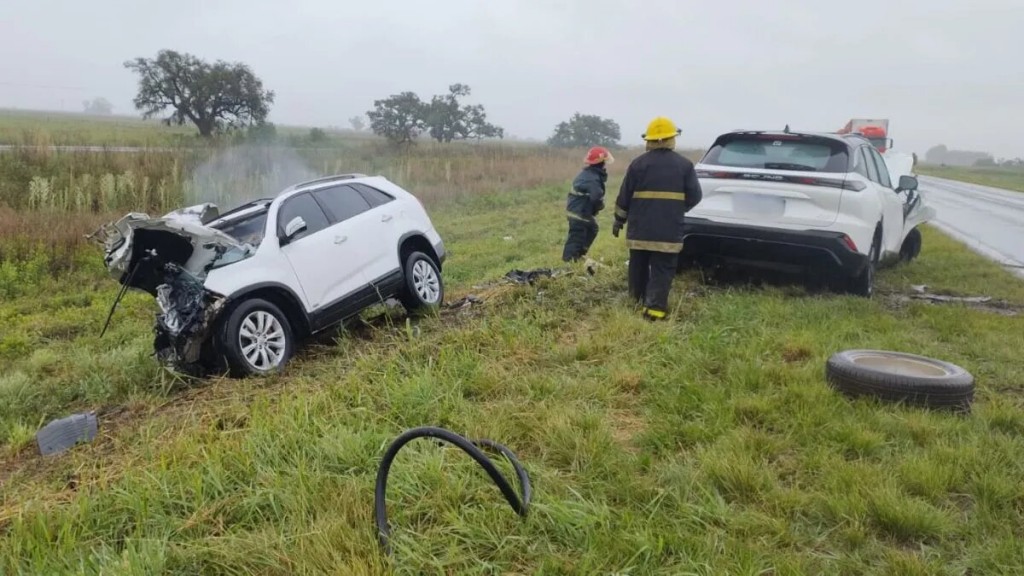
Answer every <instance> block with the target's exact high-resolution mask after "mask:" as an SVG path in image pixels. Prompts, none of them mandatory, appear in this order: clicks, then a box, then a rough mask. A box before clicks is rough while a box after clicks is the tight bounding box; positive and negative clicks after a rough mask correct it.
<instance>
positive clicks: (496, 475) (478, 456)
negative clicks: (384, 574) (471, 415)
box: [373, 426, 533, 555]
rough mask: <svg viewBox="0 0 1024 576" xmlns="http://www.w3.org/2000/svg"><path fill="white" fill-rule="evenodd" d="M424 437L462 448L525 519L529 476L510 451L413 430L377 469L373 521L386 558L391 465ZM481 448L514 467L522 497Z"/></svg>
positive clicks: (390, 449)
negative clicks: (405, 450)
mask: <svg viewBox="0 0 1024 576" xmlns="http://www.w3.org/2000/svg"><path fill="white" fill-rule="evenodd" d="M424 437H429V438H436V439H438V440H443V441H445V442H448V443H449V444H454V445H455V446H458V447H459V448H461V449H462V451H463V452H465V453H466V454H469V455H470V457H472V458H473V460H476V462H477V464H480V466H481V467H482V468H483V469H484V471H485V472H487V475H488V476H490V477H491V480H493V481H494V483H495V484H497V485H498V489H500V490H501V493H502V494H503V495H504V496H505V500H507V501H508V503H509V505H510V506H512V509H513V510H515V512H516V514H519V515H520V516H524V517H525V516H526V514H527V512H528V511H529V507H530V499H531V498H532V496H533V488H532V487H531V485H530V476H529V474H527V473H526V469H525V468H523V465H522V464H520V462H519V459H518V458H516V455H515V454H514V453H513V452H512V451H511V450H509V449H508V448H507V447H505V446H503V445H501V444H498V443H497V442H494V441H491V440H468V439H466V438H464V437H462V436H460V435H458V434H456V433H454V432H452V431H451V430H446V429H444V428H436V427H432V426H424V427H420V428H413V429H411V430H407V431H405V432H404V433H402V434H401V435H400V436H399V437H398V438H396V439H395V440H394V441H393V442H392V443H391V445H390V446H388V449H387V450H386V451H385V452H384V458H383V459H382V460H381V463H380V468H378V469H377V483H376V486H375V489H374V495H373V517H374V522H375V523H376V525H377V538H378V539H379V540H380V545H381V547H382V548H383V549H384V552H385V554H388V555H390V554H391V545H390V543H389V538H390V536H391V529H390V527H389V526H388V514H387V503H386V498H387V496H386V492H387V484H388V473H389V472H390V471H391V464H392V463H393V462H394V460H395V456H397V455H398V452H399V450H401V449H402V447H403V446H405V445H406V444H408V443H409V442H411V441H412V440H415V439H416V438H424ZM480 448H490V449H492V450H496V451H498V452H500V453H501V455H502V456H504V457H505V458H506V459H507V460H508V461H509V463H511V464H512V468H513V469H515V472H516V476H517V477H518V479H519V490H520V493H519V494H516V491H515V489H514V488H512V484H511V483H510V482H509V481H508V479H506V478H505V476H504V475H502V473H501V471H500V470H498V468H497V466H495V465H494V462H492V461H491V460H490V458H488V457H487V455H486V454H485V453H484V452H483V451H482V450H481V449H480Z"/></svg>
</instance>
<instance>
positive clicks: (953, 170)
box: [917, 164, 1024, 192]
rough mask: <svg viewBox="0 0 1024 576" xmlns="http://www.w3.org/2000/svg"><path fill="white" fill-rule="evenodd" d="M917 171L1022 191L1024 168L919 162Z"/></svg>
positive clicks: (1023, 188) (1023, 190)
mask: <svg viewBox="0 0 1024 576" xmlns="http://www.w3.org/2000/svg"><path fill="white" fill-rule="evenodd" d="M917 172H918V173H920V174H925V175H927V176H937V177H939V178H949V179H950V180H959V181H961V182H970V183H972V184H981V185H983V186H994V187H996V188H1004V189H1006V190H1016V191H1017V192H1024V168H960V167H954V166H931V165H928V164H919V165H918V167H917Z"/></svg>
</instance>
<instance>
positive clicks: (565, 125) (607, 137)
mask: <svg viewBox="0 0 1024 576" xmlns="http://www.w3.org/2000/svg"><path fill="white" fill-rule="evenodd" d="M621 138H622V131H621V130H620V129H619V125H618V123H617V122H615V121H614V120H611V119H609V118H601V117H600V116H595V115H592V114H580V113H579V112H577V113H575V114H573V116H572V118H570V119H569V120H568V121H566V122H561V123H559V124H558V126H555V133H554V134H552V135H551V138H548V144H549V145H551V146H557V147H559V148H586V147H589V146H605V147H607V148H614V147H617V146H618V144H619V140H620V139H621Z"/></svg>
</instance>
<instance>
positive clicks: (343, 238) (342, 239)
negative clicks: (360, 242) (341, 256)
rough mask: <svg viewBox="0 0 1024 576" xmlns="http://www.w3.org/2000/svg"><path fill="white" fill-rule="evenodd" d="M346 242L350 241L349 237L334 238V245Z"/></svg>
mask: <svg viewBox="0 0 1024 576" xmlns="http://www.w3.org/2000/svg"><path fill="white" fill-rule="evenodd" d="M345 240H348V236H335V237H334V243H335V244H341V243H342V242H344V241H345Z"/></svg>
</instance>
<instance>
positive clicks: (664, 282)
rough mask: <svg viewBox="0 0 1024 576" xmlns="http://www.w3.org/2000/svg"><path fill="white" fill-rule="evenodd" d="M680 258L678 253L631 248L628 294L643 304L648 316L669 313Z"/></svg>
mask: <svg viewBox="0 0 1024 576" xmlns="http://www.w3.org/2000/svg"><path fill="white" fill-rule="evenodd" d="M678 262H679V254H678V253H667V252H653V251H651V250H630V251H629V294H630V296H632V297H633V299H634V300H637V301H639V302H640V303H641V304H643V306H644V314H645V315H647V316H648V317H650V318H654V319H661V318H664V317H666V316H667V315H668V294H669V291H670V290H671V289H672V279H673V278H674V277H675V275H676V266H677V264H678Z"/></svg>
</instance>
